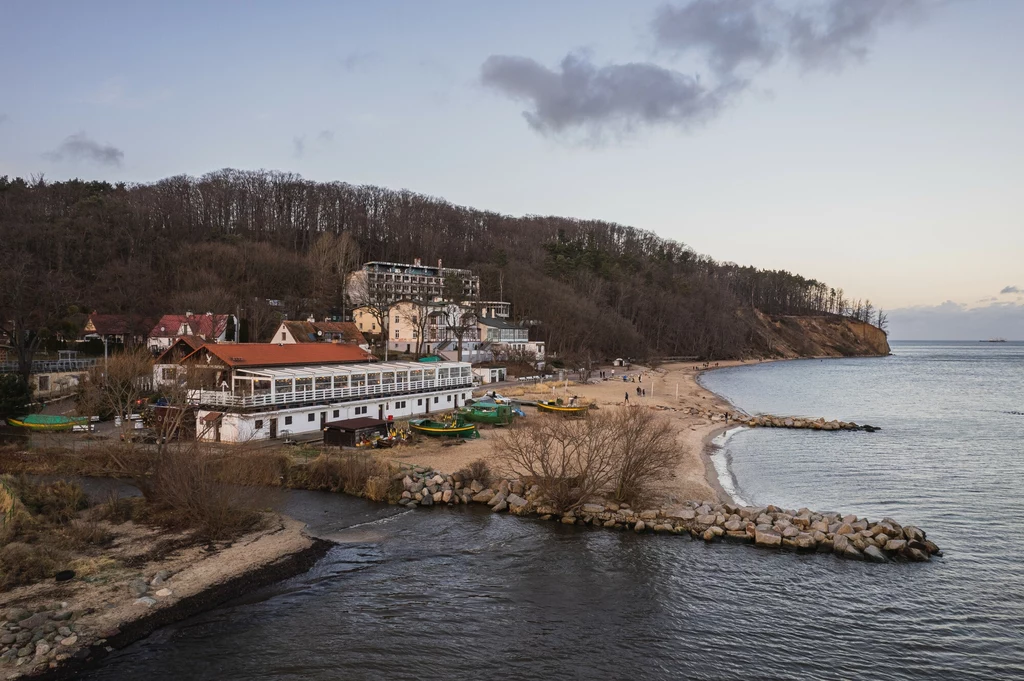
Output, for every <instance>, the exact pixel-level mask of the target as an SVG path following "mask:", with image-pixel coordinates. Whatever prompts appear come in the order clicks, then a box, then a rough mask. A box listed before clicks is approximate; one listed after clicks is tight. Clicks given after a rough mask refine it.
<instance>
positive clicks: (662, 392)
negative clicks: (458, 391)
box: [389, 360, 757, 505]
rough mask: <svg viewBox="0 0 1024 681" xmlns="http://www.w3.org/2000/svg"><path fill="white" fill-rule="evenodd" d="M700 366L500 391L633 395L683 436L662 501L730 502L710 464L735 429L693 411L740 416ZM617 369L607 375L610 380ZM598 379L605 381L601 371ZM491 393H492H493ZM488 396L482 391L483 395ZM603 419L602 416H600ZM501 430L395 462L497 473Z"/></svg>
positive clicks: (606, 402) (616, 400)
mask: <svg viewBox="0 0 1024 681" xmlns="http://www.w3.org/2000/svg"><path fill="white" fill-rule="evenodd" d="M751 363H754V364H756V363H757V360H753V361H749V360H748V361H723V362H717V363H713V364H712V365H711V367H710V368H711V369H714V368H724V367H728V366H739V365H743V364H751ZM696 366H698V365H696V364H694V363H675V364H663V365H661V366H659V367H657V368H650V367H643V366H639V365H634V366H633V367H631V368H630V369H629V370H627V371H626V372H625V373H626V374H627V375H628V376H630V377H640V376H642V381H640V382H623V381H622V378H621V376H622V374H623V369H622V368H616V369H615V378H614V379H607V380H604V381H601V380H597V379H592V382H591V383H589V384H574V383H572V382H570V384H569V387H568V388H566V387H565V386H564V384H558V385H553V384H541V385H540V386H538V387H533V386H525V387H520V386H512V387H510V388H505V389H502V388H497V391H498V393H500V394H503V395H507V396H512V397H517V398H519V399H523V400H536V399H548V398H551V397H552V396H555V397H566V396H571V395H577V396H579V397H580V398H581V399H582V400H584V401H586V402H592V403H596V404H597V406H598V409H599V410H600V409H620V408H621V407H622V406H623V404H624V398H625V394H626V393H627V392H628V393H629V403H630V404H637V403H639V404H642V405H645V406H648V407H651V408H654V409H658V410H659V412H660V413H662V414H664V415H665V417H666V418H670V419H672V420H673V422H674V423H675V425H676V428H677V431H678V443H679V449H680V451H681V452H682V457H681V458H680V461H679V465H678V466H677V467H676V469H675V471H674V472H673V473H672V474H671V475H670V476H668V477H667V478H666V479H664V480H662V481H660V482H659V483H658V484H657V485H656V486H655V490H654V491H655V492H656V493H657V494H658V495H659V496H660V497H661V499H660V501H662V502H663V503H665V504H667V505H672V504H674V503H678V502H682V501H685V500H718V501H730V499H729V497H728V495H727V494H726V493H725V491H724V490H723V489H722V488H721V485H720V484H719V482H718V477H717V475H716V473H715V469H714V466H713V464H712V463H711V461H710V456H709V449H710V447H711V444H710V443H711V440H712V439H713V438H714V437H715V436H716V435H718V434H719V433H721V432H722V431H724V430H725V429H726V428H728V427H731V426H730V424H726V423H725V422H724V421H721V420H712V419H711V418H708V417H707V416H706V415H692V414H690V413H688V411H686V410H687V409H692V408H697V409H701V410H710V411H712V412H718V413H725V412H730V413H732V412H734V411H735V409H734V407H732V405H730V404H729V403H728V402H726V401H725V400H723V399H722V398H720V397H718V396H717V395H715V394H714V393H712V392H710V391H708V390H705V389H704V388H702V387H701V386H700V384H698V383H697V377H698V376H699V375H700V374H701V373H702V371H703V370H701V369H698V368H695V367H696ZM611 369H612V368H611V367H608V368H606V369H604V371H605V372H606V375H608V374H610V372H611ZM594 375H595V376H596V375H599V373H598V372H597V371H595V372H594ZM638 386H639V387H641V388H645V389H646V390H647V396H646V397H641V398H638V397H637V396H636V388H637V387H638ZM489 391H490V388H488V389H487V391H486V392H489ZM484 392H485V391H484V390H479V391H476V394H477V395H482V394H483V393H484ZM524 411H525V412H526V414H527V418H537V416H536V411H535V410H534V409H532V408H531V407H524ZM598 413H599V412H598ZM500 432H501V429H498V428H493V427H491V426H481V427H480V434H481V437H480V439H478V440H467V441H465V442H464V443H463V444H459V445H454V446H444V445H442V440H441V439H428V440H426V441H424V442H421V443H419V444H417V445H415V446H412V447H403V448H401V449H397V450H395V451H394V452H392V453H390V456H389V458H390V459H392V460H394V461H395V462H398V463H405V464H417V465H421V466H429V467H431V468H435V469H437V470H439V471H442V472H445V473H452V472H455V471H457V470H459V469H460V468H463V467H465V466H467V465H469V463H470V462H472V461H475V460H477V459H484V460H485V461H488V462H489V463H490V464H491V466H492V468H494V469H497V467H498V466H497V463H496V462H495V453H496V452H495V448H494V438H495V437H496V436H497V435H499V434H500Z"/></svg>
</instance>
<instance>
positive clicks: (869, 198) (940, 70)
mask: <svg viewBox="0 0 1024 681" xmlns="http://www.w3.org/2000/svg"><path fill="white" fill-rule="evenodd" d="M0 6H2V8H3V11H2V15H3V21H0V59H2V60H3V62H4V63H5V64H6V65H7V68H5V69H4V70H3V71H2V73H0V175H10V176H22V177H29V176H31V175H33V174H43V175H45V177H46V178H48V179H51V180H59V179H66V178H71V177H81V178H89V179H105V180H110V181H127V182H150V181H155V180H158V179H160V178H163V177H167V176H170V175H177V174H182V173H187V174H191V175H201V174H203V173H206V172H210V171H213V170H217V169H219V168H224V167H234V168H246V169H256V168H267V169H276V170H285V171H291V172H296V173H299V174H301V175H302V176H303V177H306V178H309V179H313V180H324V181H328V180H330V181H334V180H339V181H344V182H349V183H353V184H374V185H381V186H385V187H390V188H394V189H409V190H412V191H416V192H421V193H425V194H429V195H433V196H439V197H443V198H445V199H447V200H449V201H452V202H454V203H457V204H462V205H469V206H473V207H476V208H481V209H487V210H493V211H499V212H503V213H508V214H513V215H527V214H533V215H538V214H539V215H564V216H572V217H579V218H593V219H602V220H609V221H614V222H619V223H622V224H628V225H633V226H635V227H639V228H642V229H647V230H651V231H653V232H655V233H657V234H659V235H661V236H663V237H667V238H671V239H676V240H679V241H682V242H684V243H686V244H688V245H689V246H691V247H692V248H694V249H695V250H696V251H698V252H701V253H706V254H708V255H710V256H712V257H714V258H716V259H717V260H720V261H731V262H736V263H740V264H744V265H754V266H757V267H763V268H770V269H786V270H790V271H792V272H798V273H800V274H802V275H804V276H807V277H810V278H815V279H818V280H821V281H825V282H827V283H828V284H829V285H831V286H834V287H836V288H842V289H843V290H844V291H845V293H846V295H847V296H848V297H850V298H861V299H870V300H871V302H872V303H873V304H874V305H875V307H881V308H883V309H885V310H886V311H887V313H888V315H889V322H890V331H891V337H892V338H894V339H911V338H913V339H929V338H934V339H965V340H976V339H978V338H988V337H1007V338H1019V339H1024V190H1022V188H1021V185H1022V179H1024V125H1022V124H1021V112H1022V111H1024V41H1022V40H1021V39H1020V27H1021V26H1024V2H1022V1H1021V0H674V1H672V2H645V1H641V0H634V1H633V2H629V3H624V2H613V1H611V0H587V1H573V0H560V1H559V2H557V3H551V2H531V1H526V0H524V1H521V2H515V3H481V2H471V1H469V0H465V1H463V0H437V1H436V2H429V3H428V2H397V1H396V2H388V1H382V2H377V3H366V2H359V3H357V2H302V1H297V2H293V3H281V2H257V1H253V2H246V3H228V2H218V3H210V2H186V1H181V2H176V3H139V2H103V1H101V0H96V1H93V2H89V3H81V2H74V3H73V2H58V1H53V2H36V3H28V2H15V1H13V0H5V1H2V5H0Z"/></svg>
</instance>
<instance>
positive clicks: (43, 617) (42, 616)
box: [18, 589, 145, 629]
mask: <svg viewBox="0 0 1024 681" xmlns="http://www.w3.org/2000/svg"><path fill="white" fill-rule="evenodd" d="M143 593H145V589H143ZM48 619H49V616H48V614H47V613H45V612H37V613H36V614H34V615H30V616H29V617H26V618H25V619H23V620H21V621H20V622H18V626H19V627H21V628H22V629H35V628H36V627H41V626H43V625H44V624H46V621H47V620H48Z"/></svg>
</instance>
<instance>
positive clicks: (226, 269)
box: [0, 169, 875, 358]
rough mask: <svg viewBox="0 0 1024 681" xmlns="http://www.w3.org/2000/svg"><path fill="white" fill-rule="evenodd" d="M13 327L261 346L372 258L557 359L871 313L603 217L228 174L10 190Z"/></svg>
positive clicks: (4, 212)
mask: <svg viewBox="0 0 1024 681" xmlns="http://www.w3.org/2000/svg"><path fill="white" fill-rule="evenodd" d="M0 237H2V238H0V259H2V261H3V263H4V267H3V272H4V274H2V275H0V319H2V320H5V322H4V323H5V324H7V323H8V322H7V321H6V320H14V319H18V324H19V325H20V328H22V329H32V330H37V329H41V328H49V329H51V330H52V329H53V328H57V327H59V325H60V324H61V323H62V319H63V318H64V317H65V316H66V315H67V313H68V311H69V310H79V311H91V310H98V311H100V312H104V313H121V314H129V315H138V316H140V317H144V316H148V315H158V314H162V313H167V312H181V311H184V310H186V309H191V310H195V311H214V312H233V311H235V310H239V311H241V313H242V314H241V316H242V318H243V324H245V326H246V327H247V328H248V336H249V338H250V340H256V339H260V338H259V337H260V336H261V335H263V336H264V338H265V334H266V332H267V331H266V330H267V328H268V327H269V326H271V325H272V324H273V322H274V319H273V314H272V313H271V311H268V310H267V309H266V301H267V300H268V299H273V300H280V301H282V302H283V304H284V305H283V309H284V311H285V312H286V313H287V314H288V316H289V317H291V318H304V317H305V316H307V315H309V314H313V315H316V316H318V317H319V316H321V315H324V314H328V313H332V312H333V313H335V314H337V313H338V311H339V310H343V308H344V301H343V300H342V299H341V298H342V296H343V288H344V285H343V276H344V274H345V272H344V271H339V269H340V270H347V269H350V268H352V267H355V266H357V265H358V263H361V262H363V261H367V260H386V261H396V262H412V260H413V259H414V258H422V259H423V260H424V261H425V262H435V261H437V260H442V261H443V263H444V265H445V266H451V267H466V268H471V269H473V270H474V273H476V274H478V275H480V278H481V298H483V299H486V300H496V299H499V298H501V299H504V300H507V301H509V302H511V303H512V305H513V311H514V315H515V317H516V318H517V319H519V320H524V321H526V322H527V323H529V324H530V325H531V326H532V327H534V328H533V329H532V331H531V333H532V334H533V336H535V337H536V338H538V339H541V340H545V341H547V343H548V350H549V352H555V353H559V354H561V355H566V356H589V357H595V358H596V357H614V356H634V357H643V356H647V355H651V354H657V355H664V356H684V355H686V356H689V355H694V356H701V357H706V358H724V357H731V356H738V355H740V354H742V353H743V352H744V349H745V348H746V347H747V345H748V343H749V341H750V338H749V329H748V328H747V325H746V324H745V323H744V321H743V318H742V316H741V315H740V314H738V312H739V311H740V310H741V309H743V308H753V309H756V310H760V311H762V312H765V313H768V314H785V315H822V314H835V315H851V316H856V317H858V318H860V319H865V320H867V321H875V319H874V317H873V316H872V315H874V314H875V313H874V311H873V308H871V307H870V304H869V303H867V304H861V303H859V302H857V303H851V302H849V301H847V300H846V299H845V297H844V293H843V291H842V290H836V289H833V288H830V287H828V286H827V285H826V284H824V283H822V282H818V281H815V280H812V279H806V278H804V277H801V276H799V275H797V274H791V273H789V272H785V271H769V270H759V269H756V268H752V267H741V266H739V265H735V264H732V263H720V262H716V261H715V260H713V259H711V258H710V257H708V256H704V255H700V254H697V253H695V252H694V251H693V250H692V249H690V248H689V247H687V246H686V245H684V244H682V243H679V242H677V241H673V240H670V239H664V238H662V237H659V236H657V235H656V234H653V233H652V232H649V231H645V230H642V229H637V228H634V227H629V226H624V225H620V224H615V223H610V222H603V221H598V220H577V219H572V218H564V217H544V216H534V215H528V216H523V217H513V216H509V215H501V214H498V213H494V212H489V211H484V210H477V209H473V208H467V207H463V206H456V205H453V204H451V203H449V202H447V201H444V200H443V199H439V198H435V197H431V196H425V195H422V194H416V193H413V192H410V191H405V190H391V189H384V188H381V187H374V186H355V185H351V184H346V183H343V182H313V181H310V180H305V179H303V178H302V177H300V176H298V175H295V174H291V173H284V172H271V171H263V170H260V171H243V170H233V169H224V170H219V171H216V172H212V173H209V174H206V175H203V176H202V177H198V178H197V177H190V176H185V175H179V176H175V177H169V178H167V179H164V180H160V181H158V182H154V183H151V184H117V185H112V184H109V183H106V182H94V181H82V180H71V181H66V182H46V181H45V180H43V179H41V178H38V179H32V180H24V179H21V178H15V179H13V180H12V179H9V178H8V177H2V178H0Z"/></svg>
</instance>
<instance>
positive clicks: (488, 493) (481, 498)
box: [473, 489, 494, 504]
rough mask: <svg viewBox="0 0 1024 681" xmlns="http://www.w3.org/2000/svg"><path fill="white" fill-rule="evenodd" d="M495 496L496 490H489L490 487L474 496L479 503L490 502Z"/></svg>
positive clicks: (474, 499)
mask: <svg viewBox="0 0 1024 681" xmlns="http://www.w3.org/2000/svg"><path fill="white" fill-rule="evenodd" d="M493 498H494V491H493V490H489V489H485V490H483V491H481V492H479V493H477V494H475V495H474V496H473V501H475V502H476V503H478V504H486V503H488V502H490V500H491V499H493Z"/></svg>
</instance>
